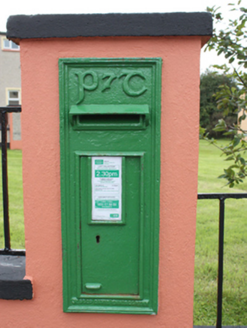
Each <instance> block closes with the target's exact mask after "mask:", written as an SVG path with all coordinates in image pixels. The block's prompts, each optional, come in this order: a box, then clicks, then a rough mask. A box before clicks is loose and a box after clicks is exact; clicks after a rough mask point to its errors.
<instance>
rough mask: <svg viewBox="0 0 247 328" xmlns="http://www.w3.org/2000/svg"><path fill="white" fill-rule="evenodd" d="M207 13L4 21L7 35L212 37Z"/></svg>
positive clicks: (33, 17)
mask: <svg viewBox="0 0 247 328" xmlns="http://www.w3.org/2000/svg"><path fill="white" fill-rule="evenodd" d="M211 35H212V16H211V14H210V13H207V12H193V13H180V12H178V13H142V14H55V15H31V16H27V15H16V16H10V17H9V18H8V21H7V38H9V39H11V40H14V41H15V42H19V40H20V39H39V38H74V37H96V36H100V37H107V36H211Z"/></svg>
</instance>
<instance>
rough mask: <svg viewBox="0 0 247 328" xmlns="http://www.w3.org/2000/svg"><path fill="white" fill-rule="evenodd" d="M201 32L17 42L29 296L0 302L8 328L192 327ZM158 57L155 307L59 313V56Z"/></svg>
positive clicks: (0, 313)
mask: <svg viewBox="0 0 247 328" xmlns="http://www.w3.org/2000/svg"><path fill="white" fill-rule="evenodd" d="M200 48H201V39H200V37H174V38H173V37H158V38H156V37H154V38H145V37H142V38H133V37H129V38H127V37H122V38H110V37H108V38H84V39H74V40H66V39H60V40H59V39H56V40H29V41H28V40H23V41H21V62H22V92H23V94H22V104H23V105H22V106H23V113H22V131H23V134H22V138H23V139H22V140H23V180H24V215H25V234H26V251H27V256H26V274H27V276H30V277H32V279H33V287H34V298H33V300H31V301H5V300H0V322H1V326H2V327H5V328H9V327H11V328H17V327H20V326H21V327H23V328H27V327H28V328H29V327H36V328H43V327H47V328H57V327H59V328H74V327H85V328H88V327H95V328H96V327H102V328H111V327H112V328H113V327H114V328H115V327H118V328H128V327H135V328H139V327H140V328H147V327H152V328H155V327H162V328H171V327H172V328H173V327H174V328H176V327H183V328H191V327H192V325H193V280H194V247H195V229H196V201H197V165H198V122H199V81H200V76H199V57H200ZM62 57H162V59H163V69H162V115H161V116H162V119H161V147H162V150H161V186H160V191H161V193H160V194H161V196H160V197H161V199H160V255H159V256H160V261H159V311H158V315H156V316H148V315H116V314H91V313H90V314H85V313H63V311H62V243H61V211H60V158H59V156H60V154H59V86H58V59H59V58H62Z"/></svg>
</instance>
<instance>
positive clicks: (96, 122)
mask: <svg viewBox="0 0 247 328" xmlns="http://www.w3.org/2000/svg"><path fill="white" fill-rule="evenodd" d="M149 116H150V113H149V106H148V105H145V104H144V105H135V104H133V105H113V104H109V105H96V104H93V105H88V104H86V105H72V106H71V108H70V111H69V117H70V123H71V125H72V126H73V129H74V130H87V129H88V130H90V129H91V130H93V129H95V128H97V129H105V128H109V129H120V130H121V129H128V128H130V129H146V127H147V126H148V125H149Z"/></svg>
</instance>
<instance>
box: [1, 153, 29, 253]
mask: <svg viewBox="0 0 247 328" xmlns="http://www.w3.org/2000/svg"><path fill="white" fill-rule="evenodd" d="M0 166H1V167H2V164H1V165H0ZM0 174H1V180H0V185H1V189H0V200H1V202H0V248H3V247H4V241H3V224H2V221H3V219H2V218H3V204H2V170H1V173H0ZM8 185H9V218H10V238H11V248H13V249H23V248H25V237H24V222H23V217H24V215H23V191H22V152H21V151H20V150H8Z"/></svg>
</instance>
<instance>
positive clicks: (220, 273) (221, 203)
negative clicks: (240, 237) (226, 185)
mask: <svg viewBox="0 0 247 328" xmlns="http://www.w3.org/2000/svg"><path fill="white" fill-rule="evenodd" d="M219 211H220V213H219V246H218V247H219V253H218V291H217V322H216V328H222V295H223V257H224V219H225V198H224V197H221V198H219Z"/></svg>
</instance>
